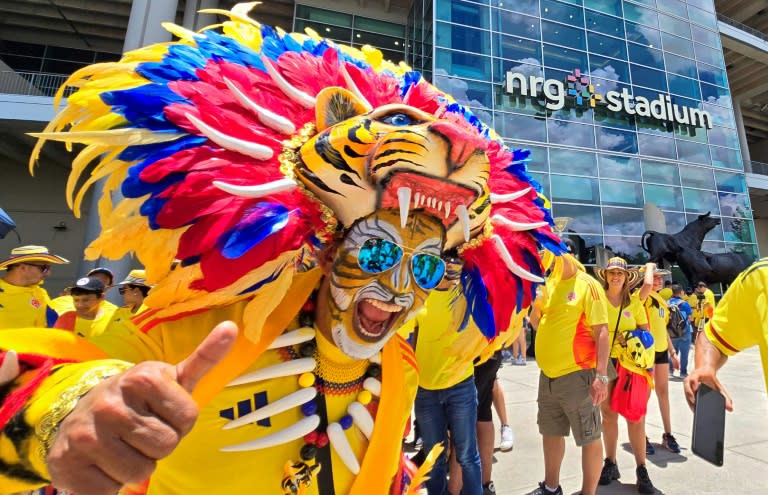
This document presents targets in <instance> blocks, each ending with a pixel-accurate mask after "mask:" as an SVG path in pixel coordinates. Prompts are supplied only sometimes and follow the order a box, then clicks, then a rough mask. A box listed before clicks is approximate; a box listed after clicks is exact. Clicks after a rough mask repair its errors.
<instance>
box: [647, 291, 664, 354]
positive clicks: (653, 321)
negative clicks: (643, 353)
mask: <svg viewBox="0 0 768 495" xmlns="http://www.w3.org/2000/svg"><path fill="white" fill-rule="evenodd" d="M643 306H644V307H645V311H646V317H647V320H648V327H649V328H650V330H651V335H653V347H654V350H655V351H656V352H662V351H666V350H667V349H669V341H668V339H667V322H668V321H669V306H668V305H667V301H666V300H665V299H664V298H663V297H661V293H659V294H657V293H655V292H653V291H651V293H650V294H649V295H648V297H647V298H646V299H645V303H644V304H643Z"/></svg>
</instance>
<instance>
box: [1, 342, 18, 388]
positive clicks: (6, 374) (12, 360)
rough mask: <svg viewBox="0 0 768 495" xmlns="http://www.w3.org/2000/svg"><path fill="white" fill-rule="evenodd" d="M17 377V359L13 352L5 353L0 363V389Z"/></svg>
mask: <svg viewBox="0 0 768 495" xmlns="http://www.w3.org/2000/svg"><path fill="white" fill-rule="evenodd" d="M17 376H19V358H18V356H17V355H16V353H15V352H14V351H7V352H6V353H5V356H4V357H3V361H2V362H1V363H0V387H2V386H3V385H7V384H9V383H11V382H12V381H14V380H15V379H16V377H17Z"/></svg>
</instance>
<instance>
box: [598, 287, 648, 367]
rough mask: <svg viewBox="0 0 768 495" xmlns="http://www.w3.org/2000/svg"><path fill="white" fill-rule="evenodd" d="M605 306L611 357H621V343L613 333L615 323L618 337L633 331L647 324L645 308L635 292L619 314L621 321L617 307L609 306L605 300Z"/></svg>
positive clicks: (609, 303) (608, 302)
mask: <svg viewBox="0 0 768 495" xmlns="http://www.w3.org/2000/svg"><path fill="white" fill-rule="evenodd" d="M606 306H607V308H608V341H609V342H613V348H612V349H611V357H612V358H618V357H619V356H620V355H621V343H620V342H619V338H618V336H616V338H614V331H615V330H616V322H617V321H618V322H619V330H618V331H619V335H622V334H623V333H624V332H626V331H629V330H634V329H636V328H637V327H639V326H640V325H647V324H648V317H647V316H646V314H645V308H644V307H643V303H642V302H640V298H639V297H638V296H637V292H635V293H634V294H632V295H631V296H630V298H629V305H628V306H625V307H624V309H623V310H622V312H621V320H619V307H618V306H614V305H613V304H611V302H610V301H608V300H607V299H606Z"/></svg>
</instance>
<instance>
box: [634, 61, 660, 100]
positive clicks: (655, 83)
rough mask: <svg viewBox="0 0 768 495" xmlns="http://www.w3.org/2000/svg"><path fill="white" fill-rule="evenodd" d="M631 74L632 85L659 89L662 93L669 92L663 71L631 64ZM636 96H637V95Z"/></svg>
mask: <svg viewBox="0 0 768 495" xmlns="http://www.w3.org/2000/svg"><path fill="white" fill-rule="evenodd" d="M629 72H630V74H632V84H637V85H640V86H645V87H646V88H653V89H657V90H659V91H661V92H662V93H666V92H667V78H666V77H665V76H664V73H663V72H662V71H660V70H655V69H649V68H648V67H643V66H641V65H635V64H629ZM635 96H637V94H636V93H635Z"/></svg>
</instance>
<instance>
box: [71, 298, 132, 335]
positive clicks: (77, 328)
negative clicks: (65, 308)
mask: <svg viewBox="0 0 768 495" xmlns="http://www.w3.org/2000/svg"><path fill="white" fill-rule="evenodd" d="M105 303H106V301H103V302H102V303H101V305H100V306H99V312H98V313H97V314H96V318H94V319H93V320H86V319H84V318H80V317H79V316H77V313H76V312H75V311H69V312H67V313H64V314H63V315H61V316H59V319H58V321H57V322H56V328H61V329H62V330H71V331H73V332H74V333H75V335H77V336H78V337H83V338H86V339H92V338H94V337H98V336H99V335H101V334H102V333H104V331H105V330H106V328H107V325H108V324H109V322H110V320H112V316H113V315H114V313H115V309H116V308H117V307H116V306H115V305H114V304H112V303H108V304H105Z"/></svg>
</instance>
